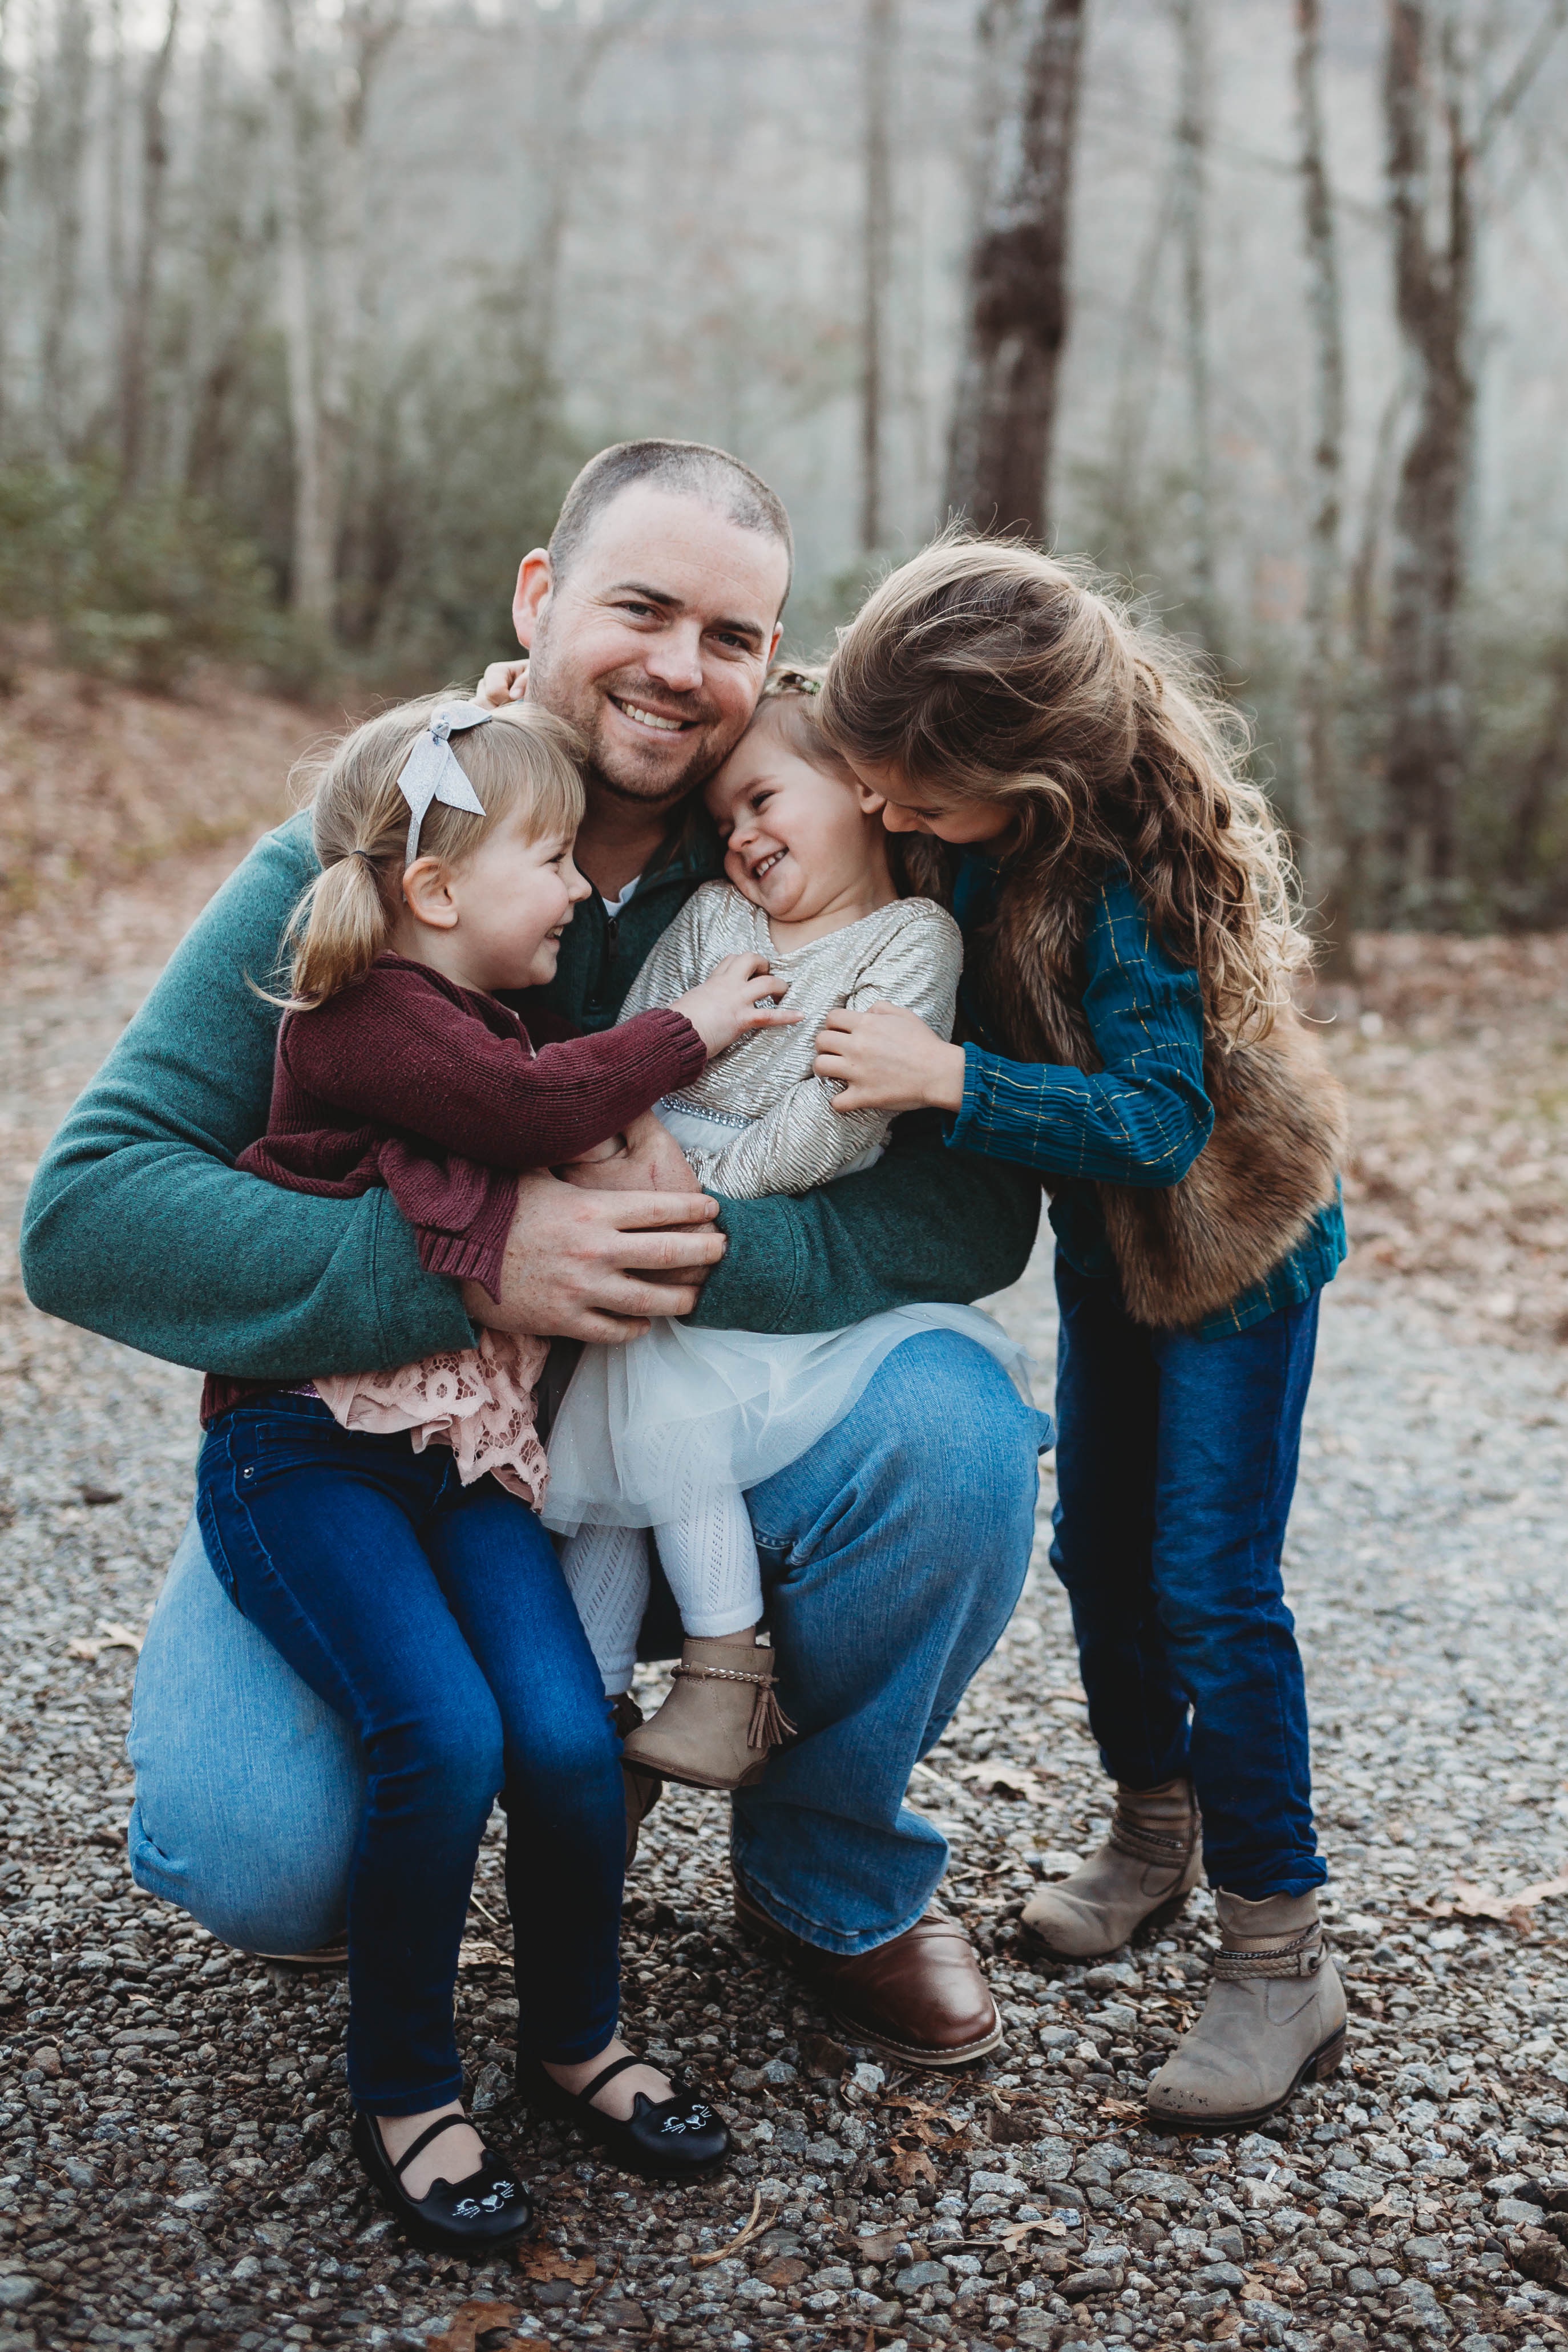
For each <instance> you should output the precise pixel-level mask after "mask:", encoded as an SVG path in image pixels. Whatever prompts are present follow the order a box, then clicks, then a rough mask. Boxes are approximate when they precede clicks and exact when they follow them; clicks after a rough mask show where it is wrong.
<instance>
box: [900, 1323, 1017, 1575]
mask: <svg viewBox="0 0 1568 2352" xmlns="http://www.w3.org/2000/svg"><path fill="white" fill-rule="evenodd" d="M862 1404H863V1405H865V1406H868V1407H869V1408H870V1409H871V1412H872V1413H873V1415H874V1416H875V1422H876V1428H877V1444H878V1447H879V1453H880V1455H881V1465H880V1466H881V1469H882V1475H883V1477H884V1478H885V1480H886V1481H887V1483H888V1485H889V1487H890V1488H892V1489H894V1490H896V1491H899V1492H900V1493H902V1494H904V1495H905V1496H907V1497H908V1498H909V1500H910V1504H911V1506H913V1507H918V1508H919V1509H920V1510H921V1514H922V1516H924V1515H927V1514H929V1513H930V1511H931V1507H932V1506H933V1504H935V1505H937V1506H938V1507H940V1508H941V1510H942V1517H943V1518H944V1519H946V1520H947V1521H948V1522H949V1523H950V1524H951V1525H952V1528H953V1531H954V1533H955V1534H956V1533H957V1531H958V1529H959V1528H962V1529H963V1539H964V1542H965V1543H966V1544H972V1545H973V1547H974V1549H976V1550H980V1549H994V1548H995V1547H996V1546H998V1545H1002V1546H1006V1545H1008V1544H1010V1543H1011V1544H1016V1543H1019V1542H1021V1543H1022V1544H1023V1546H1024V1548H1025V1551H1026V1552H1027V1549H1028V1547H1029V1544H1030V1543H1031V1541H1032V1539H1033V1532H1034V1512H1035V1498H1036V1495H1037V1489H1038V1483H1039V1471H1038V1457H1039V1451H1040V1446H1041V1444H1042V1443H1043V1442H1044V1439H1045V1435H1046V1428H1047V1423H1046V1416H1045V1415H1044V1414H1042V1413H1040V1412H1037V1411H1036V1410H1035V1408H1034V1407H1033V1406H1032V1405H1029V1404H1026V1402H1025V1401H1024V1399H1023V1398H1022V1397H1021V1396H1020V1395H1019V1393H1018V1391H1017V1390H1016V1388H1015V1387H1014V1385H1013V1383H1012V1381H1011V1380H1010V1379H1009V1378H1008V1376H1007V1374H1006V1372H1005V1370H1003V1368H1002V1366H1001V1365H1000V1364H999V1363H998V1362H997V1360H996V1359H995V1357H994V1356H993V1355H990V1354H989V1353H988V1352H987V1351H986V1349H984V1348H982V1347H980V1346H979V1345H978V1343H977V1342H976V1341H974V1340H973V1339H963V1338H961V1337H960V1336H959V1335H958V1334H957V1333H956V1332H947V1331H931V1332H925V1333H922V1334H921V1336H920V1337H919V1338H918V1339H906V1340H905V1342H904V1344H903V1345H902V1347H900V1348H896V1349H894V1351H893V1353H892V1354H891V1355H890V1356H889V1358H888V1359H887V1360H886V1362H885V1363H884V1364H882V1365H881V1366H880V1368H879V1370H878V1373H877V1376H876V1378H875V1379H874V1380H873V1381H871V1383H870V1385H869V1386H868V1389H867V1391H866V1395H865V1398H864V1399H863V1400H862Z"/></svg>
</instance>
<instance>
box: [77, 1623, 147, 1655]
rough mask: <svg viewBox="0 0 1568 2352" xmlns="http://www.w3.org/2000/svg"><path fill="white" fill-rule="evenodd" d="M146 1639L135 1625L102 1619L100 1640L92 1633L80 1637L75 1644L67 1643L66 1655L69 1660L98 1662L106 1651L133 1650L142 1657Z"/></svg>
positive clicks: (99, 1631) (99, 1624) (99, 1629)
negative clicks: (78, 1659)
mask: <svg viewBox="0 0 1568 2352" xmlns="http://www.w3.org/2000/svg"><path fill="white" fill-rule="evenodd" d="M145 1639H146V1636H145V1634H143V1633H138V1632H137V1631H136V1628H135V1627H134V1625H122V1624H121V1622H120V1621H119V1619H118V1618H116V1617H100V1619H99V1621H98V1638H95V1637H94V1636H93V1635H92V1634H90V1633H88V1634H85V1635H79V1637H78V1638H77V1640H75V1641H74V1642H68V1643H66V1655H67V1657H68V1658H88V1659H91V1660H96V1659H97V1658H98V1657H100V1655H101V1654H102V1653H103V1652H104V1651H105V1650H131V1651H132V1652H134V1654H135V1655H136V1656H137V1657H140V1656H141V1655H142V1643H143V1641H144V1640H145Z"/></svg>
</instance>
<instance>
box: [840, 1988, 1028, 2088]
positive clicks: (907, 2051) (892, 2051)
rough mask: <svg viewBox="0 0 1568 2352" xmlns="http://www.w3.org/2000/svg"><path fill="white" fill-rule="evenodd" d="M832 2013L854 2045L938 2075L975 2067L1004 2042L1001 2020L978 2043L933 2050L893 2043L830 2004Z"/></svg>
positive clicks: (965, 2043)
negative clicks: (929, 2068)
mask: <svg viewBox="0 0 1568 2352" xmlns="http://www.w3.org/2000/svg"><path fill="white" fill-rule="evenodd" d="M829 2013H830V2015H831V2016H832V2019H833V2021H834V2023H835V2025H837V2026H838V2027H839V2028H841V2030H842V2031H843V2032H845V2033H847V2035H848V2036H849V2039H850V2041H851V2042H860V2043H861V2044H862V2045H863V2046H865V2047H866V2048H868V2049H871V2050H875V2051H876V2052H877V2053H878V2054H879V2056H881V2057H883V2058H890V2059H892V2061H893V2063H895V2065H899V2066H928V2067H931V2068H933V2069H934V2070H935V2071H936V2072H937V2073H938V2074H946V2073H948V2072H949V2071H950V2070H951V2069H952V2068H954V2067H958V2066H973V2065H974V2064H975V2063H977V2061H978V2060H980V2059H982V2058H988V2057H989V2056H990V2054H991V2053H992V2051H993V2050H994V2049H996V2048H998V2047H999V2045H1000V2043H1001V2041H1002V2021H1001V2019H1000V2018H998V2019H997V2021H996V2023H995V2025H994V2027H993V2029H992V2031H991V2032H989V2033H983V2034H982V2035H981V2036H980V2038H979V2040H978V2041H977V2042H963V2043H961V2044H960V2045H959V2047H958V2048H957V2049H956V2050H931V2049H929V2048H927V2047H926V2046H925V2045H924V2044H923V2043H918V2042H891V2041H889V2038H888V2036H887V2035H886V2034H885V2033H876V2032H873V2031H872V2029H871V2027H870V2026H868V2024H867V2023H866V2021H865V2020H864V2018H859V2017H847V2016H846V2015H845V2013H844V2011H842V2010H839V2009H833V2008H832V2007H831V2005H830V2007H829Z"/></svg>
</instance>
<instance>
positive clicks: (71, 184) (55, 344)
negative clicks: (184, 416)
mask: <svg viewBox="0 0 1568 2352" xmlns="http://www.w3.org/2000/svg"><path fill="white" fill-rule="evenodd" d="M91 40H92V24H91V19H90V17H89V14H88V10H87V7H86V5H85V0H62V5H61V8H60V16H59V28H58V35H57V38H56V45H55V52H54V55H53V57H52V58H50V60H49V63H48V67H47V71H46V82H47V89H46V91H45V93H44V95H43V99H42V103H41V105H40V108H39V110H38V116H37V129H38V130H39V131H41V132H42V134H43V136H42V140H41V142H40V143H41V145H42V147H43V150H44V153H43V156H42V159H41V160H42V162H43V166H44V169H43V175H42V176H43V181H44V185H43V189H42V194H43V197H44V202H45V205H46V206H47V215H48V228H47V255H48V259H47V283H46V289H45V296H44V320H43V333H42V337H41V348H40V352H39V359H40V366H41V372H42V375H43V389H44V430H45V433H46V435H47V438H48V440H49V443H50V444H51V446H52V448H53V451H54V454H55V456H56V457H66V456H67V455H68V454H69V451H70V448H71V446H72V443H73V440H74V436H75V432H76V426H77V423H78V416H77V366H76V314H77V302H78V298H79V293H80V287H81V230H82V164H83V162H84V160H85V156H86V152H87V109H88V95H89V84H90V76H91V70H92V61H91Z"/></svg>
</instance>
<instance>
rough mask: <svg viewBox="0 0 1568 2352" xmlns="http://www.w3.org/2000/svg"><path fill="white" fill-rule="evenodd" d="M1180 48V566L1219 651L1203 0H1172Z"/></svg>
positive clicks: (1209, 642)
mask: <svg viewBox="0 0 1568 2352" xmlns="http://www.w3.org/2000/svg"><path fill="white" fill-rule="evenodd" d="M1175 17H1176V37H1177V41H1178V44H1179V47H1180V53H1181V66H1180V97H1179V101H1178V107H1177V113H1176V126H1175V166H1176V170H1175V207H1176V235H1177V238H1178V241H1179V244H1180V247H1181V257H1182V351H1183V360H1184V372H1185V374H1186V380H1187V434H1188V457H1187V466H1188V474H1189V485H1188V489H1187V498H1186V511H1187V531H1186V549H1185V571H1186V575H1187V584H1188V591H1189V593H1190V596H1191V599H1192V604H1193V613H1194V619H1195V621H1196V623H1197V630H1198V635H1200V637H1201V638H1202V639H1203V642H1204V645H1205V647H1206V648H1207V650H1208V652H1209V653H1210V654H1212V655H1214V656H1215V657H1216V658H1217V657H1218V655H1219V650H1220V646H1219V637H1220V629H1219V616H1218V611H1217V607H1216V604H1215V516H1214V416H1213V401H1212V397H1211V385H1210V377H1209V305H1208V150H1209V107H1210V97H1211V68H1210V61H1209V18H1208V0H1175Z"/></svg>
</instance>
